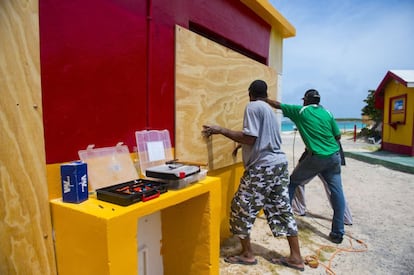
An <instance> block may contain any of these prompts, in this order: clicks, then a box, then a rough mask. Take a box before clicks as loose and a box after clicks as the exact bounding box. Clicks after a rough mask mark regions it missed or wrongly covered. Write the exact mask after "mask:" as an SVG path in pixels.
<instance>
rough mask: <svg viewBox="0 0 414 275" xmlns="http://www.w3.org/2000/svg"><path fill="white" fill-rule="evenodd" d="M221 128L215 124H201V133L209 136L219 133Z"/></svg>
mask: <svg viewBox="0 0 414 275" xmlns="http://www.w3.org/2000/svg"><path fill="white" fill-rule="evenodd" d="M221 132H222V128H221V127H220V126H217V125H203V130H202V131H201V133H202V135H203V136H205V137H209V136H211V135H216V134H221Z"/></svg>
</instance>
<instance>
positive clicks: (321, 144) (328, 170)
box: [267, 89, 345, 243]
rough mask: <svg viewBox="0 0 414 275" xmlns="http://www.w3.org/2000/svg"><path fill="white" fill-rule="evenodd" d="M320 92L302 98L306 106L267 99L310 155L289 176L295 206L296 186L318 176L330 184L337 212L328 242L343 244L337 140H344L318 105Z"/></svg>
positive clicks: (333, 204) (341, 196)
mask: <svg viewBox="0 0 414 275" xmlns="http://www.w3.org/2000/svg"><path fill="white" fill-rule="evenodd" d="M319 102H320V95H319V93H318V91H316V90H314V89H310V90H308V91H306V93H305V96H304V97H303V106H300V105H290V104H282V103H281V102H278V101H275V100H271V99H267V103H268V104H270V106H272V107H274V108H276V109H281V110H282V112H283V115H284V116H285V117H288V118H290V119H291V120H292V121H293V122H294V123H295V124H296V127H297V128H298V131H299V133H300V135H301V137H302V140H303V142H304V143H305V146H306V150H307V152H308V154H307V155H306V157H305V158H304V159H303V160H302V161H301V162H299V163H298V165H297V166H296V167H295V169H294V170H293V172H292V174H291V175H290V184H289V197H290V201H291V203H292V199H293V196H294V194H295V190H296V187H298V186H299V185H304V184H306V183H307V182H309V181H310V180H311V179H312V178H314V177H315V176H317V175H318V174H319V175H320V176H321V177H322V178H323V180H324V181H325V182H326V183H327V184H328V188H329V191H330V192H331V202H332V208H333V210H334V214H333V218H332V227H331V232H330V234H329V239H330V240H331V241H332V242H334V243H341V242H342V240H343V235H344V234H345V230H344V210H345V199H344V194H343V190H342V179H341V156H340V153H339V149H340V148H339V144H338V142H337V140H339V139H340V137H341V132H340V131H339V128H338V125H337V124H336V121H335V119H334V117H333V116H332V114H331V113H330V112H329V111H328V110H326V109H325V108H323V107H322V106H321V105H319Z"/></svg>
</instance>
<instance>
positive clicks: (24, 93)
mask: <svg viewBox="0 0 414 275" xmlns="http://www.w3.org/2000/svg"><path fill="white" fill-rule="evenodd" d="M38 8H39V3H38V0H28V1H25V2H24V3H23V1H12V0H4V1H0V37H1V43H0V60H1V62H0V96H1V100H0V240H1V241H0V274H56V267H55V266H56V264H55V257H54V250H53V241H52V229H51V222H50V210H49V199H48V192H47V182H46V161H45V151H44V140H43V118H42V96H41V86H40V62H39V60H40V57H39V54H40V52H39V24H38V22H39V18H38V14H39V12H38Z"/></svg>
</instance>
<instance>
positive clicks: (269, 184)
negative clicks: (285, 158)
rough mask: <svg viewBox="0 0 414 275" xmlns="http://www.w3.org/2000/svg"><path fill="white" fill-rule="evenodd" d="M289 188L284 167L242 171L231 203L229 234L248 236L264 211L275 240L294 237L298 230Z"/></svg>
mask: <svg viewBox="0 0 414 275" xmlns="http://www.w3.org/2000/svg"><path fill="white" fill-rule="evenodd" d="M288 184H289V172H288V169H287V163H282V164H278V165H275V166H270V167H254V168H250V169H249V170H247V171H245V172H244V174H243V176H242V178H241V179H240V185H239V188H238V190H237V192H236V194H235V195H234V197H233V200H232V203H231V213H230V230H231V232H232V233H233V234H235V235H237V236H238V237H240V238H242V239H244V238H245V237H247V236H250V232H251V230H252V227H253V223H254V221H255V220H256V217H257V215H258V213H259V211H260V210H261V209H263V211H264V214H265V215H266V218H267V222H268V224H269V226H270V229H271V231H272V233H273V235H274V236H275V237H278V236H296V235H297V234H298V229H297V225H296V221H295V219H294V216H293V212H292V208H291V206H290V204H289V192H288Z"/></svg>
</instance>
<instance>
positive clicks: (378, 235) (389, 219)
mask: <svg viewBox="0 0 414 275" xmlns="http://www.w3.org/2000/svg"><path fill="white" fill-rule="evenodd" d="M282 138H283V149H284V151H285V153H286V154H287V156H288V160H289V166H290V170H292V169H293V160H294V161H295V162H297V160H298V159H299V156H300V155H301V153H302V152H303V150H304V146H303V142H302V140H301V139H300V137H299V135H298V134H296V135H294V134H293V133H284V134H283V136H282ZM293 141H295V142H294V143H293ZM293 144H295V146H294V147H293ZM342 145H343V148H344V150H345V151H357V150H362V151H369V150H372V149H374V148H373V147H372V145H369V144H367V143H365V142H363V141H358V140H357V141H356V142H354V141H353V139H352V135H350V136H343V138H342ZM346 161H347V165H346V166H344V167H343V169H342V181H343V187H344V191H345V196H346V199H347V201H348V204H349V207H350V209H351V211H352V213H353V222H354V224H353V225H352V226H345V230H346V236H345V238H344V241H343V242H342V244H339V245H336V244H333V243H331V242H330V241H329V240H328V239H327V235H328V234H329V232H330V226H331V218H332V209H331V207H330V205H329V203H328V200H327V198H326V195H325V191H324V189H323V185H322V183H321V182H320V180H319V179H314V180H312V181H311V182H310V183H309V184H308V185H306V199H307V207H308V215H307V216H306V217H297V218H296V220H297V222H298V225H299V240H300V246H301V252H302V256H303V257H304V258H305V257H306V256H309V255H317V251H318V249H321V248H322V247H323V246H328V247H326V248H324V249H323V250H322V253H321V254H320V257H319V259H320V264H319V266H318V268H310V267H309V266H307V265H306V266H305V272H303V273H302V274H376V275H379V274H387V275H388V274H414V175H412V174H407V173H402V172H398V171H394V170H390V169H388V168H385V167H382V166H380V165H373V164H369V163H366V162H361V161H358V160H354V159H352V158H347V159H346ZM356 239H358V240H360V241H361V242H362V243H358V242H357V241H356ZM252 244H253V249H254V252H255V254H256V258H257V259H258V261H259V263H258V264H257V265H255V266H243V265H231V264H228V263H225V262H224V260H223V258H224V257H225V256H228V255H233V254H237V253H238V252H239V251H240V245H239V242H238V240H237V239H235V238H231V239H229V240H226V241H225V242H224V243H223V244H222V246H221V258H220V274H249V275H250V274H260V275H265V274H299V273H300V272H299V271H296V270H293V269H290V268H287V267H282V266H279V265H274V264H271V263H270V262H269V261H268V260H266V259H269V258H270V257H275V256H276V257H279V256H287V255H288V253H289V248H288V244H287V240H286V238H277V239H276V238H274V237H273V236H272V235H271V232H270V230H269V228H268V226H267V223H266V220H265V218H264V217H260V218H258V219H257V220H256V223H255V226H254V229H253V232H252ZM364 245H366V246H367V250H366V251H364V252H352V251H354V250H364V249H365V246H364ZM344 250H350V251H351V252H348V251H344ZM338 252H339V253H338ZM335 253H337V254H335ZM331 257H332V260H331V264H329V262H330V261H329V260H330V258H331ZM323 265H325V266H330V267H331V270H330V271H331V272H332V273H327V272H326V271H327V270H326V268H325V267H324V266H323ZM328 271H329V270H328Z"/></svg>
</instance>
